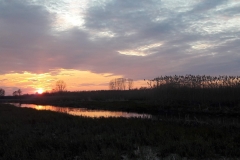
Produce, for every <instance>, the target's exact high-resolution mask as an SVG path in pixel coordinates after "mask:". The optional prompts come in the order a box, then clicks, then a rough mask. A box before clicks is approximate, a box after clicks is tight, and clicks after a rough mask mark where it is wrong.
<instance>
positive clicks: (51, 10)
mask: <svg viewBox="0 0 240 160" xmlns="http://www.w3.org/2000/svg"><path fill="white" fill-rule="evenodd" d="M175 74H177V75H185V74H195V75H197V74H200V75H203V74H205V75H216V76H217V75H240V0H0V88H3V89H5V91H6V93H7V95H11V94H12V92H13V91H15V90H17V89H21V90H22V91H23V94H26V93H30V94H31V93H35V92H37V91H38V89H43V90H44V91H46V90H49V91H50V90H51V89H52V88H53V87H54V84H55V82H56V81H57V80H63V81H65V82H66V84H67V90H70V91H80V90H99V89H104V90H105V89H108V83H109V81H110V80H111V79H114V78H119V77H124V78H131V79H133V80H134V81H135V87H140V86H146V83H145V82H143V81H142V80H143V79H153V78H155V77H157V76H161V75H175Z"/></svg>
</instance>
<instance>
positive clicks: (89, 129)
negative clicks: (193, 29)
mask: <svg viewBox="0 0 240 160" xmlns="http://www.w3.org/2000/svg"><path fill="white" fill-rule="evenodd" d="M0 135H1V136H0V143H1V145H0V157H1V159H36V160H37V159H127V158H128V159H140V158H143V159H144V157H145V159H146V157H147V156H148V157H150V159H154V157H155V158H157V157H158V158H163V157H168V156H175V157H176V158H177V157H181V158H183V157H186V158H196V159H200V158H217V159H221V158H222V159H223V158H224V157H232V158H236V157H240V152H239V146H240V144H239V141H240V136H239V135H240V129H239V128H234V126H231V127H221V126H208V125H202V124H197V123H171V122H161V121H154V120H149V119H136V118H131V119H124V118H98V119H94V118H83V117H75V116H70V115H66V114H61V113H54V112H51V111H36V110H33V109H28V108H17V107H13V106H11V105H6V104H0Z"/></svg>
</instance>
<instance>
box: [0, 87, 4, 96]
mask: <svg viewBox="0 0 240 160" xmlns="http://www.w3.org/2000/svg"><path fill="white" fill-rule="evenodd" d="M0 96H5V90H4V89H2V88H0Z"/></svg>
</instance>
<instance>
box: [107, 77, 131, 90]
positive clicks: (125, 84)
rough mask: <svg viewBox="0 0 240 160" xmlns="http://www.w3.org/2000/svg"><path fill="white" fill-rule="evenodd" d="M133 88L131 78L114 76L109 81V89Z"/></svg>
mask: <svg viewBox="0 0 240 160" xmlns="http://www.w3.org/2000/svg"><path fill="white" fill-rule="evenodd" d="M127 88H128V89H129V90H130V89H132V88H133V80H132V79H126V78H116V79H113V80H111V81H110V82H109V89H110V90H125V89H127Z"/></svg>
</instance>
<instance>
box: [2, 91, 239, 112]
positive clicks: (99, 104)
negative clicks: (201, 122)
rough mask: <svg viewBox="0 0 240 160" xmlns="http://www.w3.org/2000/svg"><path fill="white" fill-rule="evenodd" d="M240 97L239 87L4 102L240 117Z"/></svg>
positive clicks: (62, 94)
mask: <svg viewBox="0 0 240 160" xmlns="http://www.w3.org/2000/svg"><path fill="white" fill-rule="evenodd" d="M239 95H240V89H239V87H225V88H223V87H222V88H186V87H181V88H172V87H163V88H156V89H145V90H125V91H111V90H109V91H79V92H57V93H44V94H42V95H22V96H5V97H0V102H4V103H14V102H15V103H26V104H39V105H54V106H61V107H74V108H88V109H98V110H111V111H127V112H137V113H148V114H152V115H158V114H163V113H171V114H178V113H187V114H201V115H211V116H212V115H215V116H222V115H223V116H239V115H240V97H239Z"/></svg>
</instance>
